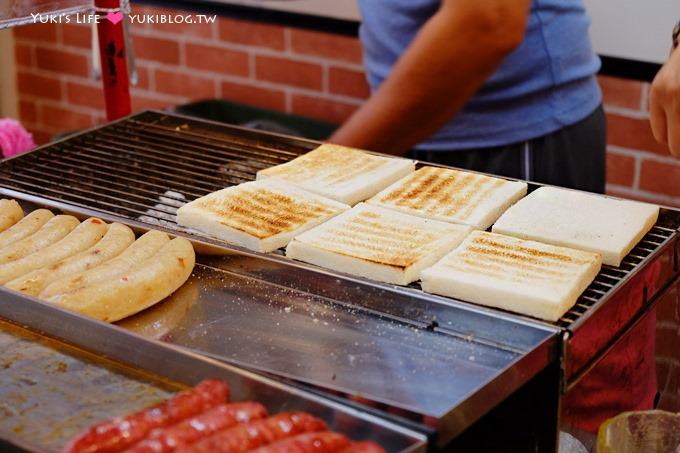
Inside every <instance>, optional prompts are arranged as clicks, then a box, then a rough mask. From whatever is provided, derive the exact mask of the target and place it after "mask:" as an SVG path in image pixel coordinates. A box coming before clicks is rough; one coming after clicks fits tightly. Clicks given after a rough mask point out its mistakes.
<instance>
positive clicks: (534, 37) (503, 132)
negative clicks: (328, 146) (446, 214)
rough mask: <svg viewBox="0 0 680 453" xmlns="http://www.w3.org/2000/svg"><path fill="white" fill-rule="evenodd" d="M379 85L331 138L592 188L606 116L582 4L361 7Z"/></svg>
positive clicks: (370, 70)
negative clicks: (602, 105)
mask: <svg viewBox="0 0 680 453" xmlns="http://www.w3.org/2000/svg"><path fill="white" fill-rule="evenodd" d="M359 4H360V8H361V12H362V17H363V21H362V25H361V28H360V38H361V41H362V44H363V48H364V63H365V68H366V72H367V77H368V81H369V84H370V85H371V88H372V90H373V94H372V96H371V97H370V98H369V99H368V101H367V102H366V103H365V104H364V105H363V106H362V107H361V108H360V109H359V110H358V111H357V112H356V113H355V114H354V115H353V116H352V117H351V118H350V119H349V120H348V121H347V122H346V123H345V124H344V125H342V126H341V127H340V128H339V129H338V130H337V131H336V132H335V134H333V136H332V137H330V139H329V141H331V142H334V143H338V144H341V145H346V146H354V147H358V148H364V149H369V150H374V151H380V152H385V153H389V154H397V155H405V154H407V153H408V154H409V155H411V157H415V158H417V159H420V160H425V161H430V162H437V163H442V164H446V165H452V166H456V167H462V168H468V169H472V170H477V171H484V172H489V173H494V174H499V175H505V176H510V177H516V178H522V179H529V180H533V181H537V182H543V183H548V184H555V185H560V186H565V187H572V188H577V189H582V190H589V191H592V192H600V193H601V192H603V191H604V188H605V147H606V131H605V129H606V120H605V116H604V112H603V110H602V107H601V104H602V94H601V92H600V89H599V86H598V84H597V80H596V78H595V74H596V73H597V71H598V70H599V67H600V61H599V59H598V58H597V56H596V55H595V54H594V53H593V50H592V47H591V44H590V39H589V36H588V27H589V24H590V22H589V19H588V16H587V15H586V12H585V9H584V7H583V4H582V0H484V1H479V0H359Z"/></svg>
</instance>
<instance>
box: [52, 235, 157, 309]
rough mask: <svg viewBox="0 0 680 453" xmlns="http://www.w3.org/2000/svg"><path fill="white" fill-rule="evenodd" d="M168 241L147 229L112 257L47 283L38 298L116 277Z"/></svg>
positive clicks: (74, 289) (152, 253)
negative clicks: (99, 263)
mask: <svg viewBox="0 0 680 453" xmlns="http://www.w3.org/2000/svg"><path fill="white" fill-rule="evenodd" d="M168 241H170V238H169V237H168V235H167V234H165V233H162V232H160V231H156V230H151V231H148V232H146V233H145V234H144V235H142V237H140V238H139V239H137V240H136V241H135V242H134V243H133V244H132V245H131V246H130V247H128V248H127V249H125V251H124V252H123V253H121V254H120V255H118V256H117V257H115V258H114V259H112V260H110V261H107V262H106V263H104V264H101V265H99V266H97V267H94V268H92V269H89V270H87V271H84V272H81V273H79V274H76V275H72V276H70V277H66V278H63V279H61V280H57V281H55V282H54V283H52V284H50V285H48V286H47V287H46V288H45V289H44V290H43V291H42V292H41V293H40V298H41V299H47V298H49V297H51V296H54V295H57V294H66V293H70V292H73V291H76V290H78V289H81V288H83V287H85V286H88V285H93V284H95V283H99V282H101V281H107V280H111V279H112V278H116V277H117V276H119V275H120V274H122V273H124V272H127V271H128V270H130V269H131V268H132V267H134V266H135V265H137V264H139V262H140V261H143V260H145V259H147V258H149V257H150V256H152V255H154V254H155V253H156V252H157V251H158V250H160V248H161V247H162V246H163V245H165V244H166V243H167V242H168Z"/></svg>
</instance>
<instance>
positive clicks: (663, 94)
mask: <svg viewBox="0 0 680 453" xmlns="http://www.w3.org/2000/svg"><path fill="white" fill-rule="evenodd" d="M649 111H650V120H651V123H652V132H653V133H654V138H656V140H657V141H658V142H660V143H664V144H666V145H668V148H669V149H670V151H671V154H672V155H674V156H675V157H679V158H680V48H678V49H676V50H674V51H673V53H672V54H671V56H670V57H669V59H668V62H667V63H666V64H665V65H664V66H663V67H662V68H661V70H660V71H659V73H658V74H657V75H656V77H655V78H654V82H653V83H652V87H651V90H650V93H649Z"/></svg>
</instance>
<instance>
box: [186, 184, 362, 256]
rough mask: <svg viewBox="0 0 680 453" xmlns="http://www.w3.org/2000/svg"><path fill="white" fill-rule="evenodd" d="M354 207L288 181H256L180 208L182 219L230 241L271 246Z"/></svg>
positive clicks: (260, 248) (257, 248)
mask: <svg viewBox="0 0 680 453" xmlns="http://www.w3.org/2000/svg"><path fill="white" fill-rule="evenodd" d="M347 209H349V206H347V205H344V204H342V203H338V202H337V201H333V200H329V199H327V198H324V197H321V196H319V195H315V194H313V193H309V192H306V191H304V190H301V189H299V188H296V187H294V186H292V185H290V184H287V183H285V182H282V181H275V180H271V181H252V182H247V183H244V184H239V185H238V186H232V187H228V188H226V189H222V190H219V191H217V192H213V193H211V194H208V195H206V196H204V197H201V198H198V199H196V200H194V201H192V202H191V203H188V204H186V205H184V206H182V207H181V208H179V209H178V210H177V223H179V224H180V225H182V226H186V227H190V228H195V229H197V230H200V231H203V232H205V233H207V234H209V235H210V236H213V237H216V238H218V239H222V240H224V241H226V242H229V243H230V244H235V245H239V246H241V247H245V248H248V249H250V250H255V251H257V252H271V251H273V250H276V249H278V248H281V247H284V246H285V245H286V244H288V242H289V241H290V240H291V239H292V238H293V237H294V236H295V235H296V234H299V233H302V232H303V231H306V230H308V229H310V228H312V227H314V226H316V225H318V224H320V223H321V222H324V221H326V220H328V219H330V218H331V217H334V216H336V215H338V214H340V213H341V212H343V211H345V210H347Z"/></svg>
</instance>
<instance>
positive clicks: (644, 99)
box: [640, 82, 649, 113]
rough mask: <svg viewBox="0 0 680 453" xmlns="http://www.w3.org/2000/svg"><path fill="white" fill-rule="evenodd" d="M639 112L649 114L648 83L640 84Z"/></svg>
mask: <svg viewBox="0 0 680 453" xmlns="http://www.w3.org/2000/svg"><path fill="white" fill-rule="evenodd" d="M640 110H642V111H643V112H647V113H649V83H647V82H645V83H643V84H642V96H640Z"/></svg>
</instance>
